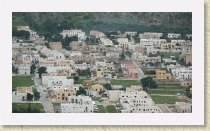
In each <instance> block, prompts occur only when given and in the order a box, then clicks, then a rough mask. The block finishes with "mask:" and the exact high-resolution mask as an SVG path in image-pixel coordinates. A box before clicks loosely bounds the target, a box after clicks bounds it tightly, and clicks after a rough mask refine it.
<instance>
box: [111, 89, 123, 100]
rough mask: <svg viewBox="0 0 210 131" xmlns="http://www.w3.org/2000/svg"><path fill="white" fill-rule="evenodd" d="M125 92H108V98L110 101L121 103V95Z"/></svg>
mask: <svg viewBox="0 0 210 131" xmlns="http://www.w3.org/2000/svg"><path fill="white" fill-rule="evenodd" d="M124 92H125V91H123V90H108V91H107V96H108V98H109V101H119V100H120V94H121V93H124Z"/></svg>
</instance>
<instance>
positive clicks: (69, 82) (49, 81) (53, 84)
mask: <svg viewBox="0 0 210 131" xmlns="http://www.w3.org/2000/svg"><path fill="white" fill-rule="evenodd" d="M73 84H74V79H68V78H67V77H66V76H57V75H49V74H43V75H42V85H43V86H47V87H50V88H51V89H52V90H54V89H56V88H59V87H60V88H61V87H72V86H73Z"/></svg>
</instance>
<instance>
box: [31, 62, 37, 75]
mask: <svg viewBox="0 0 210 131" xmlns="http://www.w3.org/2000/svg"><path fill="white" fill-rule="evenodd" d="M35 69H36V65H35V64H32V65H31V68H30V70H31V71H30V73H31V74H34V72H35Z"/></svg>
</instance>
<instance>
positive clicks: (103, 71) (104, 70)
mask: <svg viewBox="0 0 210 131" xmlns="http://www.w3.org/2000/svg"><path fill="white" fill-rule="evenodd" d="M106 75H107V67H106V66H104V67H100V68H98V69H97V70H96V77H97V78H101V77H105V76H106Z"/></svg>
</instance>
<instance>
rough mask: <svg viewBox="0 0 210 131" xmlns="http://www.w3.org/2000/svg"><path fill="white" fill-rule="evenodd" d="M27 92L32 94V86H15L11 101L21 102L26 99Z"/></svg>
mask: <svg viewBox="0 0 210 131" xmlns="http://www.w3.org/2000/svg"><path fill="white" fill-rule="evenodd" d="M27 93H30V94H31V95H33V89H32V87H17V89H16V91H13V93H12V102H21V101H26V100H27Z"/></svg>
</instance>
